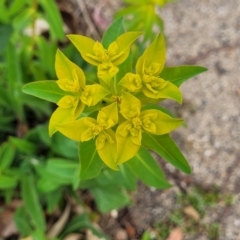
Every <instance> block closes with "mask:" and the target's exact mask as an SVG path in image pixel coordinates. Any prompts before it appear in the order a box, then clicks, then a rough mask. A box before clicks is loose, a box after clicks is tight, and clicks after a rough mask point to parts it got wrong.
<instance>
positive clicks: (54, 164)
mask: <svg viewBox="0 0 240 240" xmlns="http://www.w3.org/2000/svg"><path fill="white" fill-rule="evenodd" d="M46 170H47V172H48V173H51V174H52V175H53V176H55V177H56V178H60V179H62V180H65V181H68V182H69V183H72V182H74V181H75V179H78V172H79V165H78V163H76V162H73V161H70V160H65V159H61V158H50V159H48V160H47V166H46Z"/></svg>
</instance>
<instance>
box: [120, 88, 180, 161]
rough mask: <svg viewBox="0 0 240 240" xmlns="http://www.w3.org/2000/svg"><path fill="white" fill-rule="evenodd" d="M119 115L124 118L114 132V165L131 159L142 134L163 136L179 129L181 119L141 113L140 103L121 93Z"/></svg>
mask: <svg viewBox="0 0 240 240" xmlns="http://www.w3.org/2000/svg"><path fill="white" fill-rule="evenodd" d="M120 113H121V114H122V116H123V117H124V118H125V121H124V122H123V123H121V124H120V125H119V126H118V128H117V131H116V140H117V156H116V163H117V164H121V163H123V162H125V161H127V160H129V159H131V158H132V157H133V156H135V154H136V153H137V152H138V150H139V148H140V146H141V140H142V132H143V131H146V132H148V133H151V134H154V135H163V134H166V133H169V132H171V131H172V130H174V129H176V128H177V127H179V126H180V125H181V124H182V123H183V120H182V119H176V118H172V117H170V116H169V115H167V114H165V113H163V112H161V111H159V110H156V109H150V110H144V111H142V112H141V102H140V100H139V99H137V98H136V97H134V96H133V95H131V94H130V93H126V92H123V94H122V102H121V105H120Z"/></svg>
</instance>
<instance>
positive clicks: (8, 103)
mask: <svg viewBox="0 0 240 240" xmlns="http://www.w3.org/2000/svg"><path fill="white" fill-rule="evenodd" d="M13 101H14V99H13V98H12V96H11V93H10V92H9V91H7V89H5V88H2V87H1V88H0V105H1V106H4V107H8V108H10V109H11V110H14V109H12V107H13V106H12V105H13V104H12V103H13Z"/></svg>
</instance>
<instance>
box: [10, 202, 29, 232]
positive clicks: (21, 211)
mask: <svg viewBox="0 0 240 240" xmlns="http://www.w3.org/2000/svg"><path fill="white" fill-rule="evenodd" d="M14 222H15V224H16V227H17V229H18V230H19V232H20V233H21V236H22V237H27V236H29V235H30V233H31V231H32V228H31V226H30V224H29V217H28V215H27V213H26V210H25V208H24V207H20V208H18V209H17V210H16V212H15V213H14Z"/></svg>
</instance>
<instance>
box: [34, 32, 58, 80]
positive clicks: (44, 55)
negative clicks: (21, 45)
mask: <svg viewBox="0 0 240 240" xmlns="http://www.w3.org/2000/svg"><path fill="white" fill-rule="evenodd" d="M36 43H37V46H38V48H39V50H38V52H37V54H38V56H39V60H40V63H41V67H42V68H43V69H44V70H45V71H46V72H47V73H49V74H50V76H51V77H55V76H56V74H55V68H54V66H55V65H54V63H55V54H56V51H57V44H56V42H54V41H51V42H49V41H47V40H46V39H45V38H43V37H42V36H38V37H37V38H36Z"/></svg>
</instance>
